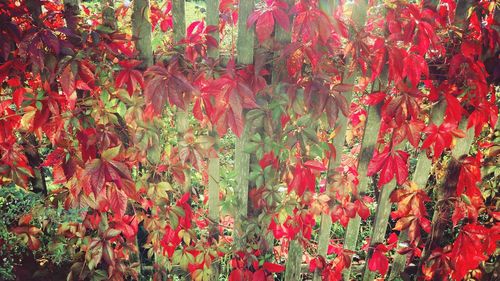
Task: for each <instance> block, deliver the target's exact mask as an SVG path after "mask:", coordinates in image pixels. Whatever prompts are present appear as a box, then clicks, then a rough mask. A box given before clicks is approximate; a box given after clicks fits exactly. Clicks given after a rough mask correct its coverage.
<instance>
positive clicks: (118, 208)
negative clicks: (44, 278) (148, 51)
mask: <svg viewBox="0 0 500 281" xmlns="http://www.w3.org/2000/svg"><path fill="white" fill-rule="evenodd" d="M173 1H174V2H177V1H175V0H173ZM242 1H243V0H242ZM63 2H71V1H44V0H40V1H38V0H31V1H30V0H5V1H0V91H1V92H0V183H1V184H2V188H8V187H13V186H15V187H16V188H22V189H24V190H26V192H30V193H38V194H41V195H42V196H43V199H42V200H41V202H42V203H41V204H40V205H39V206H38V207H36V208H32V209H30V210H27V211H26V212H25V213H24V214H22V215H20V216H19V218H18V219H17V220H16V221H15V222H12V223H10V225H8V231H9V233H11V234H12V235H13V236H11V237H17V238H19V239H20V241H21V242H22V244H23V245H25V246H26V247H27V248H28V249H29V250H30V251H29V253H27V254H26V256H32V257H36V258H38V260H40V259H41V258H42V259H44V260H47V259H48V264H49V265H50V266H47V267H46V268H45V269H44V270H49V271H50V270H52V271H54V270H57V269H54V268H57V266H58V265H55V264H51V260H50V257H51V255H53V251H54V250H53V249H55V248H57V247H61V248H66V250H67V252H65V256H67V257H68V261H67V266H61V268H64V269H66V268H69V270H68V271H67V272H66V273H67V275H68V280H138V279H141V278H148V277H151V278H153V280H166V278H172V276H175V275H178V276H181V275H184V276H188V275H189V276H190V278H192V279H193V280H213V279H212V278H214V277H213V276H217V275H216V274H221V275H225V277H226V278H228V280H230V281H240V280H275V278H285V276H287V273H286V272H287V270H289V268H291V266H289V265H288V262H289V261H288V260H289V257H290V256H291V255H292V254H291V253H290V252H291V250H290V249H292V247H293V246H292V244H294V243H297V244H298V245H299V247H300V249H302V252H300V254H299V264H298V267H299V268H300V265H301V264H306V265H307V266H304V267H303V268H304V269H303V273H302V277H303V279H310V278H311V276H313V274H315V276H316V277H317V276H319V278H321V279H322V280H340V279H342V274H346V272H348V271H349V270H351V271H349V272H351V274H352V276H351V278H354V279H358V278H361V277H360V276H361V275H362V274H363V272H355V271H356V269H355V268H360V267H361V268H364V267H366V268H368V269H367V270H368V271H371V272H376V273H377V274H378V276H379V277H382V278H384V277H385V278H387V277H388V276H389V272H390V271H391V270H392V268H394V266H393V262H394V261H395V257H396V256H397V255H405V257H406V258H405V259H406V260H405V262H404V265H403V267H404V268H403V270H402V272H403V273H402V274H403V275H404V276H408V275H410V276H412V278H415V279H418V280H462V279H464V278H476V279H475V280H480V279H481V278H482V277H484V276H494V274H495V273H491V271H488V266H490V267H491V264H493V266H497V267H498V241H499V240H500V224H499V220H500V213H499V211H498V203H499V201H498V190H496V189H497V188H498V170H497V171H493V172H491V170H490V169H489V167H490V166H492V165H493V167H495V165H496V168H498V152H499V146H498V142H497V141H498V138H497V139H496V140H495V139H494V137H495V127H496V126H498V125H497V123H498V120H497V119H498V102H497V98H499V97H500V96H499V86H498V82H499V81H500V80H499V75H500V74H499V73H500V72H499V65H500V61H499V57H498V54H499V46H500V37H499V33H498V24H499V23H498V22H497V20H498V18H495V12H496V13H497V14H498V11H497V9H498V7H497V6H498V3H496V2H495V1H490V0H480V1H451V0H441V1H402V0H394V1H393V0H390V1H364V0H356V1H354V2H353V1H318V0H297V1H284V0H265V1H256V2H257V4H256V5H255V9H254V10H253V12H251V13H250V16H249V17H248V18H247V19H245V18H238V1H237V0H221V1H220V3H219V11H218V12H219V15H220V17H219V26H213V25H208V24H207V23H206V22H205V21H204V20H203V19H201V20H199V21H195V22H193V23H188V25H187V30H186V36H185V38H184V39H182V40H180V41H179V42H174V40H172V30H173V29H175V28H176V26H175V24H174V21H173V19H172V16H173V15H172V9H173V8H172V7H173V5H172V3H170V1H151V8H150V9H151V12H150V13H144V14H145V15H149V18H148V19H147V20H149V21H150V22H151V23H152V29H153V30H152V31H153V34H155V35H154V36H158V37H161V42H162V43H161V44H159V45H160V46H157V48H156V49H155V50H154V62H155V63H154V65H151V66H147V65H144V63H143V61H141V59H140V51H139V50H138V49H137V48H136V45H135V42H136V39H137V38H135V37H134V36H132V34H131V33H130V32H131V31H130V24H131V23H130V13H131V7H129V5H128V4H127V5H125V4H123V3H121V1H116V3H115V6H114V13H115V17H116V19H117V22H118V23H119V24H118V27H117V28H116V29H115V28H112V27H109V26H106V25H105V24H104V22H103V17H102V15H101V13H100V12H99V9H96V8H95V7H94V8H90V7H89V6H87V4H86V3H83V4H81V5H80V6H78V9H77V12H78V14H73V15H72V14H71V13H68V9H69V8H68V7H70V6H68V5H64V3H63ZM76 2H78V1H76ZM102 2H103V3H104V2H110V3H112V2H113V1H102ZM118 2H120V3H118ZM180 2H182V3H183V2H184V1H180ZM415 2H417V3H415ZM462 2H463V3H462ZM469 2H470V3H469ZM325 3H329V4H325ZM358 4H360V5H361V4H362V5H361V7H366V9H361V10H357V5H358ZM130 5H131V4H130ZM360 11H361V12H360ZM359 14H361V18H362V19H363V20H359V19H357V18H356V17H357V16H359ZM356 15H357V16H356ZM73 20H76V27H75V26H72V24H70V23H71V22H72V21H73ZM238 21H244V22H245V28H246V29H248V30H252V31H254V33H255V39H256V40H255V54H254V63H253V64H248V65H242V64H239V63H238V53H237V50H236V47H235V45H236V43H235V41H231V40H230V39H231V38H230V37H231V36H234V34H232V33H231V32H234V30H235V29H236V28H237V22H238ZM229 29H231V30H233V31H228V30H229ZM216 32H218V33H219V35H220V36H214V34H215V33H216ZM233 39H234V38H233ZM228 41H230V43H229V46H222V42H226V43H224V44H228V43H227V42H228ZM213 48H219V50H221V55H220V57H212V56H210V55H209V50H211V49H213ZM439 112H441V116H440V115H439ZM179 113H185V114H186V116H187V117H186V120H184V121H185V122H186V123H187V128H184V129H180V128H179V124H180V122H181V120H179V116H180V115H179ZM369 118H378V119H370V120H376V123H378V124H379V125H380V129H379V130H378V134H375V135H372V136H370V135H368V134H364V132H365V130H366V129H367V128H366V127H367V126H366V123H367V120H368V119H369ZM342 127H344V129H345V128H347V133H340V132H342V130H341V128H342ZM339 138H341V139H340V145H337V144H336V143H335V142H336V141H337V140H338V139H339ZM344 138H345V142H344ZM368 138H373V139H375V142H374V143H375V145H374V146H371V147H369V148H368V149H370V150H371V152H372V154H370V155H369V159H368V160H366V159H365V160H366V161H369V162H367V163H366V164H367V171H366V173H362V174H359V173H358V167H359V166H360V165H361V164H360V162H361V161H365V160H363V157H365V156H364V155H362V154H363V153H362V151H366V148H367V147H363V146H362V144H363V143H364V140H365V141H366V139H368ZM235 139H240V140H244V147H242V150H243V152H242V153H246V154H248V155H249V157H250V160H249V161H250V169H249V171H247V172H248V173H247V174H249V176H248V180H249V192H248V202H246V203H245V204H242V202H240V201H238V200H237V196H236V195H235V194H236V193H237V192H238V190H235V189H236V188H235V186H236V184H235V175H238V174H239V173H241V171H238V170H237V169H236V168H235V165H234V161H233V160H232V159H233V158H234V150H235V148H234V142H235ZM467 140H469V142H468V143H469V145H468V146H467V147H466V150H465V152H463V153H460V155H455V154H454V151H456V148H457V147H458V146H459V143H460V142H463V141H465V143H467ZM236 142H238V140H237V141H236ZM337 142H338V141H337ZM228 143H229V144H228ZM237 146H238V145H237ZM236 149H238V147H237V148H236ZM360 151H361V153H360ZM213 158H219V159H220V161H221V169H222V170H223V171H224V172H222V179H221V180H220V182H218V184H219V183H220V190H219V191H218V193H219V198H220V202H221V203H220V204H219V205H220V206H217V208H218V209H217V214H219V216H218V219H217V220H216V221H214V220H213V218H210V217H209V210H208V207H207V206H208V205H207V200H208V196H209V192H208V183H209V181H210V179H211V174H210V173H211V172H210V170H209V164H208V159H213ZM237 158H238V155H237V156H236V159H235V160H236V161H238V159H237ZM417 159H418V161H431V163H432V165H433V170H432V173H431V174H430V175H429V182H428V184H427V185H425V186H418V185H417V184H416V183H415V182H414V181H415V177H416V175H412V173H413V171H415V165H419V163H417ZM421 159H424V160H421ZM335 163H337V164H335ZM361 178H364V179H370V181H369V183H372V182H373V184H370V185H369V188H368V189H367V190H366V191H364V190H363V191H361V192H360V191H359V185H360V183H359V182H360V179H361ZM364 182H365V183H364V184H366V182H367V181H364ZM426 182H427V180H426ZM391 183H394V184H395V186H396V188H395V190H394V191H393V192H392V193H391V194H390V197H389V199H388V202H387V204H388V206H389V207H388V208H389V210H390V208H391V206H392V212H390V216H389V215H388V216H389V217H387V218H385V219H384V222H385V224H384V229H383V234H384V239H383V241H382V242H378V241H377V242H376V243H371V242H370V239H371V228H370V227H372V225H371V224H370V222H371V221H372V220H374V216H378V214H375V211H374V210H376V208H378V207H379V206H380V205H382V204H383V203H382V202H381V201H380V200H381V197H382V196H379V195H380V194H382V192H383V191H384V188H388V187H387V186H388V185H389V184H391ZM8 200H9V199H8ZM384 204H385V203H384ZM391 204H392V205H391ZM2 206H3V205H2ZM242 206H248V215H247V216H245V218H244V219H243V220H242V218H239V217H238V215H237V214H238V209H239V208H242ZM2 208H3V207H2ZM53 209H60V210H64V211H65V212H71V211H73V212H76V213H77V214H78V215H77V216H76V217H75V218H73V219H71V220H69V221H61V220H60V219H57V218H54V217H53V218H46V219H44V220H38V219H37V218H36V217H37V216H38V215H39V214H40V213H44V212H49V211H48V210H53ZM2 210H3V209H2ZM322 215H326V216H327V217H329V218H330V219H331V221H332V222H333V224H334V226H335V227H334V228H335V229H340V233H341V234H338V233H333V232H332V234H331V235H328V237H326V239H327V240H328V241H327V242H328V245H327V246H328V247H327V249H326V254H320V253H319V252H318V240H319V239H320V238H319V229H320V227H321V223H320V221H322V219H321V217H322ZM357 218H361V220H362V221H363V227H364V229H368V230H366V231H367V232H368V234H365V236H363V238H365V237H366V238H367V239H366V240H367V241H365V242H364V243H363V244H364V245H359V247H355V248H354V249H352V248H350V246H347V245H346V244H345V243H344V241H345V239H344V237H343V234H344V232H345V229H346V228H347V227H348V226H349V225H350V223H351V222H352V220H354V219H357ZM237 221H243V223H242V225H243V227H242V228H241V229H240V227H239V226H238V225H240V223H238V222H237ZM240 226H241V225H240ZM365 226H366V227H365ZM329 232H330V229H328V233H329ZM237 239H244V245H243V246H241V244H238V243H235V240H237ZM360 244H361V243H360ZM5 245H10V244H9V242H8V241H4V240H3V239H0V246H2V247H3V246H5ZM5 247H7V246H5ZM9 247H10V246H9ZM2 251H4V250H3V249H2ZM2 253H3V252H0V254H2ZM47 257H48V258H47ZM25 258H26V257H25ZM412 265H413V267H412ZM415 267H416V268H415ZM22 268H23V264H22V263H20V264H18V265H17V270H20V269H22ZM47 268H48V269H47ZM357 270H358V271H359V269H357ZM497 274H498V273H497ZM403 275H402V276H403ZM348 277H349V273H347V278H348ZM496 277H497V278H498V276H496ZM286 278H290V277H286ZM371 278H373V276H372V277H371ZM485 278H486V277H485ZM490 278H495V277H490ZM141 280H143V279H141ZM144 280H148V279H144ZM169 280H170V279H169ZM287 280H291V279H287ZM467 280H471V279H467ZM492 280H493V279H492Z"/></svg>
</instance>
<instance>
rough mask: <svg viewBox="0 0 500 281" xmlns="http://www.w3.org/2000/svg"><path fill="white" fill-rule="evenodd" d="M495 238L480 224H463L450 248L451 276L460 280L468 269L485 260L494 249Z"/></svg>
mask: <svg viewBox="0 0 500 281" xmlns="http://www.w3.org/2000/svg"><path fill="white" fill-rule="evenodd" d="M496 239H498V233H497V234H496ZM496 239H495V238H494V234H493V233H492V232H491V231H490V230H489V229H487V228H485V227H484V226H482V225H478V224H467V225H465V226H464V227H463V228H462V231H461V232H460V233H459V234H458V236H457V239H456V240H455V242H454V243H453V248H452V250H451V260H452V263H453V265H454V267H453V268H454V270H453V272H452V278H453V279H455V280H462V279H463V278H464V277H465V275H466V274H467V272H469V270H471V269H475V268H477V267H478V266H479V264H480V263H481V262H483V261H485V260H487V259H488V255H491V254H492V253H493V252H494V251H495V249H496Z"/></svg>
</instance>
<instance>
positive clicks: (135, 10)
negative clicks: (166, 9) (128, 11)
mask: <svg viewBox="0 0 500 281" xmlns="http://www.w3.org/2000/svg"><path fill="white" fill-rule="evenodd" d="M149 13H150V7H149V0H134V4H133V6H132V35H133V37H134V41H135V47H136V49H137V51H139V59H140V60H142V65H141V66H142V67H143V68H147V67H149V66H151V65H153V48H152V45H151V22H150V21H149Z"/></svg>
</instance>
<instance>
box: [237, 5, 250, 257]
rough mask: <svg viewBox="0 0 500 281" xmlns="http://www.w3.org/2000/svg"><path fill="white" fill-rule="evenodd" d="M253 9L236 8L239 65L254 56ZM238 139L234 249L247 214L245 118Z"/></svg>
mask: <svg viewBox="0 0 500 281" xmlns="http://www.w3.org/2000/svg"><path fill="white" fill-rule="evenodd" d="M253 9H254V0H247V1H240V2H239V6H238V38H237V41H236V52H237V61H238V63H239V64H252V63H253V55H254V37H255V36H254V31H253V30H252V29H248V28H247V18H248V16H249V15H250V13H251V12H252V11H253ZM244 119H245V120H244V121H245V122H244V123H245V127H244V129H243V133H242V135H241V137H240V138H238V139H237V140H236V148H235V155H234V158H235V159H234V166H235V167H234V168H235V171H236V183H237V186H236V189H235V195H236V200H237V202H238V206H239V208H237V210H236V214H235V218H234V233H233V237H234V242H235V247H236V249H242V248H244V247H245V237H244V230H243V229H242V225H243V221H244V220H245V218H246V216H247V214H248V176H249V172H250V154H248V153H246V152H245V151H244V148H245V146H246V144H247V143H248V142H249V141H250V135H249V134H250V127H251V126H250V124H248V123H247V120H246V118H244Z"/></svg>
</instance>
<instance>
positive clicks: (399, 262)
mask: <svg viewBox="0 0 500 281" xmlns="http://www.w3.org/2000/svg"><path fill="white" fill-rule="evenodd" d="M445 109H446V103H445V102H444V101H441V102H440V103H439V104H437V105H434V107H433V108H432V111H431V121H432V123H434V124H436V125H440V124H441V123H442V121H443V117H444V112H445ZM431 169H432V160H431V159H429V157H427V153H426V151H424V150H423V151H421V152H420V153H419V154H418V158H417V165H416V167H415V171H414V172H413V177H412V181H413V182H414V183H415V184H416V185H417V186H418V187H420V188H422V189H424V188H425V187H426V185H427V181H428V180H429V175H430V172H431ZM407 238H408V233H407V231H403V232H401V233H400V235H399V239H398V245H399V244H401V243H403V242H405V240H406V239H407ZM398 248H401V247H399V246H398ZM406 261H407V255H400V254H398V253H397V252H396V253H395V254H394V262H393V263H392V268H391V272H390V275H389V280H394V279H395V278H396V277H399V275H400V273H401V272H402V271H403V270H404V268H405V266H406Z"/></svg>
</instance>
